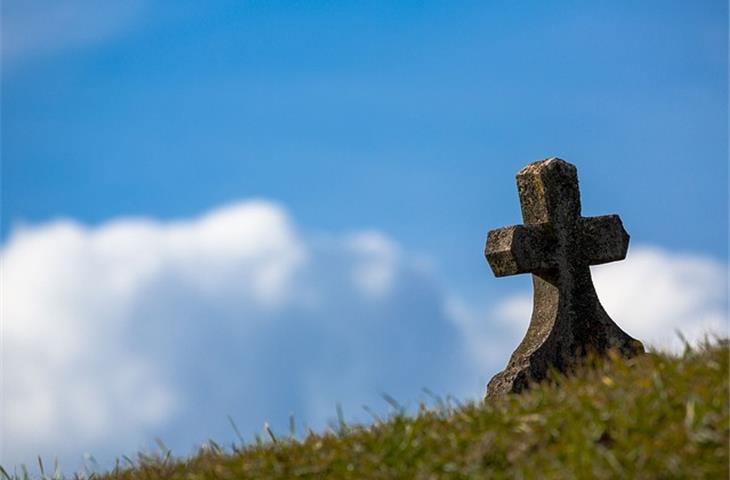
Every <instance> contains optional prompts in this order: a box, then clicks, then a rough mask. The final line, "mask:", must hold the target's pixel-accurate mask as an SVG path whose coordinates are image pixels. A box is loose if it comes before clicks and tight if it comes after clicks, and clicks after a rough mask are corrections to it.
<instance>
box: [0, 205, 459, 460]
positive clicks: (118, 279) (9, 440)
mask: <svg viewBox="0 0 730 480" xmlns="http://www.w3.org/2000/svg"><path fill="white" fill-rule="evenodd" d="M0 258H1V260H2V275H3V283H2V285H3V290H2V296H3V312H2V319H3V324H2V329H3V336H4V338H3V347H4V348H3V360H4V365H3V373H4V379H3V383H4V384H3V388H2V391H3V394H4V398H3V402H2V403H3V404H2V417H3V422H2V426H3V427H2V428H3V431H2V433H3V435H2V438H3V445H2V447H3V456H2V461H3V463H5V464H6V465H7V464H11V465H12V464H14V463H17V462H28V463H32V462H34V459H35V456H36V455H37V454H41V455H43V456H45V457H46V458H50V457H52V456H53V455H60V456H61V457H62V458H63V459H66V460H67V468H68V467H69V465H68V463H71V465H70V467H72V468H73V467H76V466H77V465H78V462H74V459H79V458H81V453H83V452H84V451H89V452H90V453H92V454H94V455H96V456H97V457H99V458H102V459H104V458H106V459H107V461H108V460H109V458H112V456H113V455H121V454H123V453H125V452H134V451H136V450H137V449H138V447H139V446H140V445H141V444H142V443H143V442H144V441H145V440H147V441H149V440H151V439H153V438H154V437H156V436H161V437H163V438H164V439H165V440H166V441H167V442H168V443H169V444H171V446H173V447H177V449H178V450H180V449H181V448H182V449H186V448H190V447H192V446H193V445H194V444H195V443H199V442H202V441H204V440H205V439H206V438H208V436H211V437H213V438H221V436H226V437H227V436H230V433H231V431H230V429H229V427H228V426H227V424H226V423H227V422H226V414H231V415H233V416H234V417H236V419H237V420H238V421H239V422H240V425H241V426H242V428H244V429H245V428H251V426H252V425H260V424H261V423H262V422H263V421H264V420H270V421H271V422H272V423H273V424H274V425H277V422H278V425H279V426H282V425H285V424H286V421H287V420H288V414H289V412H290V411H294V412H295V413H296V414H297V415H298V417H299V418H300V419H302V420H306V421H307V422H309V423H311V424H317V425H320V426H321V425H322V422H323V421H324V420H325V419H326V418H328V417H329V416H331V414H332V413H334V406H335V403H336V402H338V401H339V402H341V403H343V405H345V406H346V408H347V409H348V410H349V413H350V414H353V413H356V412H357V411H359V410H360V405H361V404H363V403H373V402H377V401H378V394H379V392H381V391H387V392H389V393H392V394H394V395H396V396H398V395H401V396H404V397H406V398H413V397H414V396H417V395H418V393H419V390H420V388H421V387H422V386H425V385H429V386H433V387H435V388H436V387H439V386H446V385H449V386H452V387H453V385H454V383H453V382H451V383H450V378H451V377H452V376H451V373H452V367H454V366H456V364H457V362H455V361H453V359H452V357H454V352H456V351H458V344H457V341H458V337H457V331H456V329H455V327H454V326H453V325H452V324H451V323H450V321H449V319H448V318H447V317H446V316H445V315H444V314H443V312H442V311H441V310H440V309H439V308H438V305H439V301H440V300H439V298H440V295H441V293H440V292H439V291H438V289H437V288H436V287H435V286H434V285H433V284H432V282H431V281H430V279H429V278H428V276H426V275H424V274H423V273H422V271H421V270H419V269H418V268H417V267H415V266H413V267H412V266H411V265H410V263H411V262H410V260H409V259H408V257H407V256H406V255H404V254H402V253H401V252H400V251H399V249H398V247H397V246H396V245H395V244H394V243H393V242H392V241H391V240H389V239H388V238H387V237H386V236H384V235H382V234H380V233H378V232H372V231H371V232H363V233H355V234H349V235H343V236H330V237H327V238H317V239H307V238H305V237H303V236H302V235H301V233H299V232H298V231H296V229H295V228H294V227H293V226H292V225H291V222H290V221H289V219H288V218H287V215H286V213H285V212H284V210H283V209H282V208H281V207H279V206H277V205H275V204H272V203H270V202H264V201H251V202H245V203H239V204H235V205H231V206H228V207H224V208H221V209H218V210H215V211H212V212H210V213H208V214H206V215H204V216H202V217H200V218H194V219H190V220H185V221H179V222H167V223H161V222H156V221H152V220H149V219H143V218H136V219H135V218H126V219H119V220H115V221H112V222H109V223H106V224H104V225H101V226H99V227H94V228H89V227H85V226H82V225H79V224H77V223H75V222H72V221H68V220H60V221H56V222H52V223H48V224H45V225H39V226H35V227H30V228H22V229H19V230H16V231H14V232H13V233H12V235H11V236H10V238H9V240H8V241H7V243H6V244H5V245H4V246H3V248H2V251H1V256H0ZM414 265H415V262H414ZM460 363H463V362H460ZM437 369H438V372H436V373H434V371H435V370H437ZM221 426H222V427H223V428H220V427H221Z"/></svg>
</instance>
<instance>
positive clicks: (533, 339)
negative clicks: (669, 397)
mask: <svg viewBox="0 0 730 480" xmlns="http://www.w3.org/2000/svg"><path fill="white" fill-rule="evenodd" d="M544 277H545V278H544ZM544 277H541V276H539V275H533V276H532V278H533V287H534V295H535V298H534V307H533V312H532V318H531V320H530V326H529V328H528V330H527V334H526V335H525V338H524V339H523V340H522V343H520V345H519V346H518V347H517V349H516V350H515V351H514V353H513V354H512V356H511V357H510V361H509V363H508V364H507V367H506V368H505V369H504V370H502V371H501V372H499V373H498V374H496V375H495V376H494V377H492V379H491V380H490V381H489V384H488V385H487V394H486V398H490V397H497V396H501V395H504V394H507V393H519V392H521V391H523V390H525V389H526V388H527V387H528V386H529V384H530V383H534V382H540V381H542V380H544V379H545V378H546V377H547V375H548V373H549V371H550V370H551V369H555V370H557V371H558V372H561V373H569V372H570V371H572V370H573V369H574V368H575V367H577V366H578V365H579V364H580V363H581V362H582V361H583V359H585V357H586V355H588V354H596V355H605V354H607V353H608V351H609V350H612V351H614V352H616V353H618V354H619V355H621V356H622V357H624V358H631V357H634V356H636V355H640V354H642V353H644V346H643V345H642V343H641V342H640V341H638V340H636V339H635V338H632V337H631V336H629V335H628V334H627V333H626V332H624V331H623V330H621V328H620V327H619V326H618V325H616V324H615V323H614V322H613V320H611V318H610V317H609V316H608V314H607V313H606V311H605V310H604V309H603V306H601V303H600V301H599V300H598V296H597V295H596V292H595V289H594V287H593V282H592V280H591V278H590V272H589V271H588V269H587V267H586V268H585V271H584V272H583V275H578V276H577V278H575V279H573V280H574V282H573V284H572V285H570V286H568V285H564V284H563V282H561V281H560V279H559V278H557V277H552V278H551V276H547V275H546V276H544ZM567 297H570V298H571V300H572V301H566V298H567Z"/></svg>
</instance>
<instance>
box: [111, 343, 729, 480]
mask: <svg viewBox="0 0 730 480" xmlns="http://www.w3.org/2000/svg"><path fill="white" fill-rule="evenodd" d="M728 355H729V351H728V342H727V340H723V341H719V342H715V343H714V344H706V345H704V346H703V347H700V348H697V349H694V350H691V349H687V350H686V351H685V353H684V354H683V355H681V356H679V357H674V356H669V355H664V354H648V355H645V356H643V357H641V358H639V359H635V360H632V361H624V360H620V359H608V360H602V361H597V362H594V364H592V365H590V366H586V367H585V368H583V369H582V370H581V371H580V372H579V373H578V374H577V375H575V376H573V377H569V378H568V377H556V378H554V379H553V381H552V383H550V384H544V385H540V386H536V387H534V388H533V389H531V390H530V391H528V392H527V393H526V394H523V395H519V396H510V397H508V398H504V399H501V400H499V401H496V402H490V403H489V404H481V403H479V404H476V403H470V404H465V405H443V404H442V405H436V406H435V407H431V408H427V407H426V406H422V407H421V409H420V411H419V412H418V413H417V414H416V415H410V416H409V415H406V414H404V413H403V412H401V411H398V409H397V408H395V409H394V413H393V415H392V416H391V417H390V418H388V419H384V420H382V421H379V422H376V423H375V424H373V425H369V426H357V425H352V426H348V425H344V424H343V425H341V426H340V427H339V429H338V430H339V431H337V432H329V433H322V434H313V433H312V434H310V435H309V436H307V437H306V438H304V439H303V440H300V441H298V440H293V439H289V438H276V437H275V436H274V435H273V433H272V434H271V438H269V439H267V440H266V441H259V442H257V443H254V444H251V445H246V446H238V447H235V449H233V450H231V449H227V450H226V451H223V450H222V449H220V448H218V447H217V446H215V444H211V445H209V446H208V447H207V448H205V449H201V451H200V452H199V453H198V454H197V455H194V456H193V457H191V458H187V459H177V460H176V459H172V458H169V457H165V456H164V455H161V456H157V457H145V456H141V457H140V458H139V459H138V460H137V461H135V462H134V463H135V465H134V466H133V467H126V468H121V467H120V468H118V469H116V470H115V471H113V472H110V473H108V474H106V475H104V476H102V477H101V478H104V479H129V480H132V479H162V478H165V479H167V478H170V479H172V478H179V479H183V478H184V479H204V478H205V479H208V478H209V479H212V478H223V479H225V478H231V479H232V478H265V479H290V478H312V479H320V478H332V479H350V478H352V479H356V478H357V479H360V478H367V479H371V478H372V479H393V478H398V479H400V478H402V479H434V478H464V479H466V478H475V479H476V478H716V479H719V478H728V449H729V448H730V445H729V441H728V438H729V435H730V431H729V425H728V422H729V418H728V402H729V394H730V392H729V391H728ZM97 478H99V477H98V476H97Z"/></svg>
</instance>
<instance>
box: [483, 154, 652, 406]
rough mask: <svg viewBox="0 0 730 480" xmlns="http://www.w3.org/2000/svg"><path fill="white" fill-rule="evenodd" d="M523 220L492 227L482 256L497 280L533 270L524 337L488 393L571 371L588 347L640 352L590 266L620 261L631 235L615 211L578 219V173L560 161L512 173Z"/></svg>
mask: <svg viewBox="0 0 730 480" xmlns="http://www.w3.org/2000/svg"><path fill="white" fill-rule="evenodd" d="M517 189H518V191H519V195H520V206H521V208H522V218H523V220H524V222H525V223H524V224H523V225H514V226H511V227H504V228H499V229H497V230H492V231H490V232H489V235H488V236H487V245H486V248H485V252H484V253H485V255H486V257H487V261H488V262H489V265H490V266H491V267H492V271H493V272H494V274H495V275H496V276H497V277H502V276H507V275H515V274H519V273H532V274H533V288H534V305H533V312H532V319H531V321H530V327H529V329H528V331H527V335H526V336H525V339H524V340H523V341H522V343H521V344H520V346H519V347H517V350H515V352H514V353H513V354H512V358H511V359H510V362H509V364H508V366H507V368H506V369H505V370H504V371H502V372H500V373H499V374H497V375H496V376H495V377H494V378H493V379H492V380H491V381H490V382H489V386H488V391H487V395H489V396H491V395H498V394H502V393H506V392H519V391H521V390H522V389H524V388H525V387H526V386H527V384H528V382H529V381H539V380H542V379H543V378H545V375H546V374H547V371H548V369H549V368H556V369H558V370H560V371H567V370H569V369H570V368H571V367H572V365H574V364H575V363H576V361H577V360H579V359H580V357H582V356H584V355H585V354H586V353H587V352H589V351H593V352H597V353H605V352H606V351H607V350H608V349H616V350H618V351H619V352H621V353H622V354H623V355H625V356H627V357H629V356H633V355H636V354H638V353H641V352H643V346H642V345H641V343H640V342H638V341H637V340H635V339H633V338H631V337H630V336H628V335H627V334H626V333H624V332H623V330H621V329H620V328H619V327H618V326H617V325H616V324H615V323H614V322H613V321H612V320H611V318H610V317H609V316H608V314H607V313H606V312H605V311H604V309H603V307H602V306H601V303H600V302H599V300H598V297H597V296H596V292H595V289H594V287H593V281H592V280H591V274H590V269H589V266H590V265H598V264H601V263H607V262H612V261H616V260H623V259H624V258H625V257H626V251H627V249H628V245H629V235H628V233H626V230H624V228H623V224H622V222H621V219H620V218H619V217H618V215H605V216H600V217H582V216H581V205H580V191H579V188H578V173H577V169H576V168H575V166H574V165H571V164H570V163H568V162H566V161H564V160H561V159H559V158H555V157H553V158H549V159H546V160H541V161H538V162H534V163H531V164H529V165H527V166H526V167H524V168H523V169H522V170H520V171H519V172H518V173H517Z"/></svg>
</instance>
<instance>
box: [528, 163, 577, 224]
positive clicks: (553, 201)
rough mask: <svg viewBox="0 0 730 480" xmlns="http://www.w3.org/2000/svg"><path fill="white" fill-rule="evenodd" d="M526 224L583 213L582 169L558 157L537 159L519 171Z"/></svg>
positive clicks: (567, 219)
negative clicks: (580, 180)
mask: <svg viewBox="0 0 730 480" xmlns="http://www.w3.org/2000/svg"><path fill="white" fill-rule="evenodd" d="M517 188H518V191H519V193H520V206H521V207H522V219H523V220H524V221H525V223H528V224H534V223H544V222H553V223H564V222H571V221H573V220H574V219H576V218H577V217H579V216H580V192H579V191H578V171H577V169H576V168H575V166H574V165H571V164H570V163H568V162H566V161H565V160H561V159H559V158H557V157H552V158H548V159H547V160H540V161H538V162H533V163H531V164H529V165H527V166H526V167H524V168H523V169H522V170H520V171H519V172H518V173H517Z"/></svg>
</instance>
